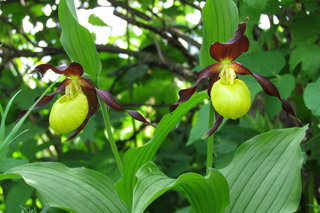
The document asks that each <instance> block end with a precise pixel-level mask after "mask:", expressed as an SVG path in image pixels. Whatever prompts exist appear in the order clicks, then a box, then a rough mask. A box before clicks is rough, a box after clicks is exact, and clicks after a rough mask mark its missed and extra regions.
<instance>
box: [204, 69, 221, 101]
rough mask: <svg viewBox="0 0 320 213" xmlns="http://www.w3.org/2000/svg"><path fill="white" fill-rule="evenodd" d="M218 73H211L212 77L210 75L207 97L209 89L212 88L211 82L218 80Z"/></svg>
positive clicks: (209, 94) (209, 92) (209, 93)
mask: <svg viewBox="0 0 320 213" xmlns="http://www.w3.org/2000/svg"><path fill="white" fill-rule="evenodd" d="M219 78H220V77H219V74H218V73H217V74H214V75H212V77H210V79H209V87H208V91H207V92H208V96H209V97H211V89H212V86H213V84H214V83H215V82H216V81H217V80H219Z"/></svg>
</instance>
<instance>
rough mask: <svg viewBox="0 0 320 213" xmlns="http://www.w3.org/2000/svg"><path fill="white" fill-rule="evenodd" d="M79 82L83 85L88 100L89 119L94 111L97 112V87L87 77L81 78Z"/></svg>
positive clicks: (82, 88)
mask: <svg viewBox="0 0 320 213" xmlns="http://www.w3.org/2000/svg"><path fill="white" fill-rule="evenodd" d="M79 82H80V85H81V90H82V92H83V93H84V94H85V96H86V97H87V100H88V104H89V111H88V115H87V119H89V118H90V117H91V116H92V115H93V114H94V113H96V111H97V108H98V98H97V93H96V88H95V87H94V86H93V84H92V83H91V82H90V81H89V80H87V79H85V78H79Z"/></svg>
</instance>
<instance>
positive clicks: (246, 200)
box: [220, 126, 307, 213]
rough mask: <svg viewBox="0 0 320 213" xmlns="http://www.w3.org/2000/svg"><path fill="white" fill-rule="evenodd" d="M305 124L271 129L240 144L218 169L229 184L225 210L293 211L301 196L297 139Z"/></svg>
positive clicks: (299, 151) (299, 157) (299, 156)
mask: <svg viewBox="0 0 320 213" xmlns="http://www.w3.org/2000/svg"><path fill="white" fill-rule="evenodd" d="M306 129H307V126H305V127H303V128H289V129H280V130H272V131H270V132H267V133H265V134H261V135H258V136H256V137H254V138H251V139H250V140H248V141H246V142H245V143H243V144H242V145H241V146H240V147H239V148H238V150H237V152H236V154H235V157H234V158H233V160H232V162H231V163H230V164H229V165H228V166H227V167H226V168H224V169H222V170H220V171H221V173H222V174H223V175H224V176H225V177H226V179H227V181H228V184H229V187H230V205H229V206H228V207H227V209H226V211H225V212H226V213H227V212H235V213H238V212H258V213H262V212H283V213H286V212H288V213H291V212H295V211H296V210H297V208H298V206H299V201H300V196H301V188H302V186H301V177H300V169H301V166H302V161H303V159H302V153H301V150H300V142H301V141H302V139H303V138H304V137H305V131H306Z"/></svg>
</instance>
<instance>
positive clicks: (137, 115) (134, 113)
mask: <svg viewBox="0 0 320 213" xmlns="http://www.w3.org/2000/svg"><path fill="white" fill-rule="evenodd" d="M126 111H127V113H129V115H131V117H133V118H134V119H136V120H137V121H141V122H143V123H146V124H149V125H151V126H153V127H154V128H157V127H156V126H155V125H153V124H151V123H150V122H148V121H147V120H146V119H145V118H144V117H143V116H142V115H141V114H140V113H139V112H137V111H135V110H128V109H127V110H126Z"/></svg>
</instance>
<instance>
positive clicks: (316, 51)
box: [289, 44, 320, 77]
mask: <svg viewBox="0 0 320 213" xmlns="http://www.w3.org/2000/svg"><path fill="white" fill-rule="evenodd" d="M300 63H301V64H302V67H301V70H302V71H303V72H304V73H305V74H307V75H308V76H309V77H313V76H314V74H315V73H316V72H317V70H318V69H319V68H320V47H319V46H317V45H315V44H304V45H301V46H299V47H297V48H296V49H295V50H293V51H292V52H291V53H290V60H289V64H290V70H291V72H293V71H294V69H295V68H296V66H297V65H298V64H300Z"/></svg>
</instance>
